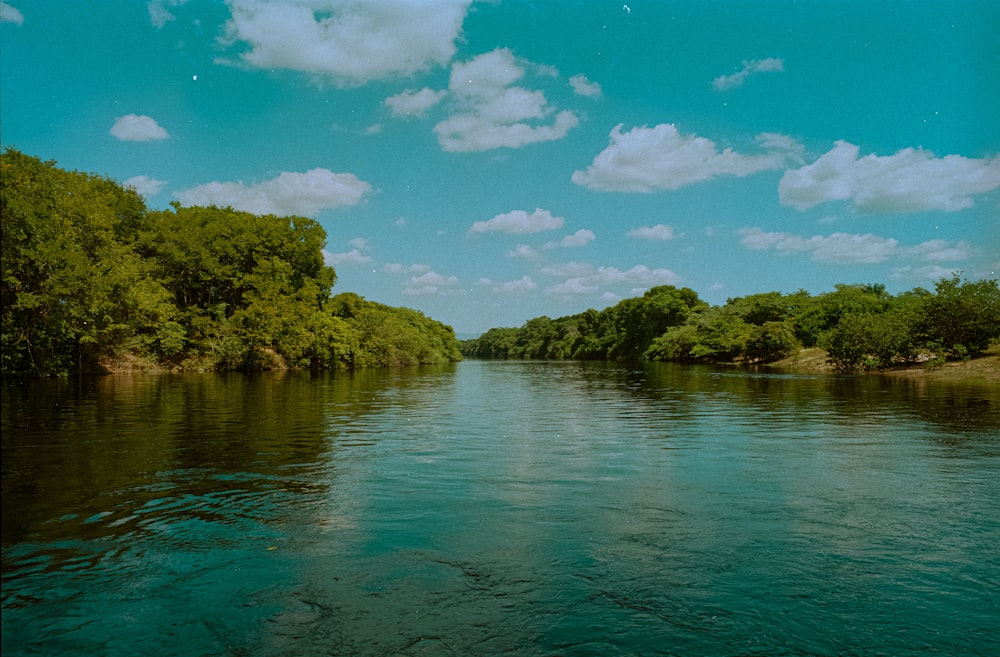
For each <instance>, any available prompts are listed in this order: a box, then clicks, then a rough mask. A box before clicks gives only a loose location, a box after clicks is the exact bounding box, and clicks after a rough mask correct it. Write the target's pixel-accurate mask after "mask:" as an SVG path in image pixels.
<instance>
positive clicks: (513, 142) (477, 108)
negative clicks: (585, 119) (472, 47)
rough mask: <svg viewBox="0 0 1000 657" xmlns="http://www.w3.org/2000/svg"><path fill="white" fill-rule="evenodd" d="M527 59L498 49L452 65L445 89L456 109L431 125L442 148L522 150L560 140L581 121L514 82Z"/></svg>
mask: <svg viewBox="0 0 1000 657" xmlns="http://www.w3.org/2000/svg"><path fill="white" fill-rule="evenodd" d="M528 65H529V63H528V62H525V61H524V60H520V59H517V58H516V57H514V54H513V53H512V52H511V51H510V50H508V49H506V48H498V49H496V50H494V51H492V52H488V53H485V54H482V55H479V56H478V57H475V58H473V59H472V60H470V61H468V62H464V63H456V64H454V65H453V66H452V69H451V78H450V80H449V83H448V90H449V93H450V96H451V99H452V102H453V103H454V107H455V110H456V112H455V113H454V114H453V115H452V116H450V117H449V118H447V119H445V120H444V121H441V122H440V123H438V124H437V125H435V126H434V133H435V134H436V135H437V138H438V143H439V144H441V148H443V149H444V150H445V151H449V152H475V151H485V150H491V149H494V148H520V147H522V146H525V145H527V144H533V143H536V142H541V141H553V140H556V139H562V138H563V137H565V136H566V134H567V133H568V132H569V131H570V130H572V129H573V128H575V127H576V126H577V124H578V123H579V119H578V118H577V116H576V115H575V114H574V113H573V112H570V111H568V110H564V111H562V112H558V113H556V114H555V117H554V118H550V117H552V115H553V113H555V111H556V110H555V108H553V107H551V106H550V105H549V104H548V101H547V100H546V99H545V94H544V93H543V92H541V91H532V90H530V89H526V88H524V87H519V86H512V85H514V83H516V82H518V81H520V80H521V79H522V78H523V77H524V75H525V67H526V66H528Z"/></svg>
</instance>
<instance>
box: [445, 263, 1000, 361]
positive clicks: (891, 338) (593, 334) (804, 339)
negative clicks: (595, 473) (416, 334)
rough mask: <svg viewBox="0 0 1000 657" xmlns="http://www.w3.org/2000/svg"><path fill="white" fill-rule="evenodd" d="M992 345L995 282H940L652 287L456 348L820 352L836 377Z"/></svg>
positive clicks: (997, 295)
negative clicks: (700, 289) (710, 291)
mask: <svg viewBox="0 0 1000 657" xmlns="http://www.w3.org/2000/svg"><path fill="white" fill-rule="evenodd" d="M997 338H1000V289H998V287H997V281H996V280H980V281H967V280H963V279H961V278H960V277H959V276H957V275H956V276H953V277H951V278H942V279H940V280H939V281H937V283H936V284H935V285H934V290H933V291H929V290H926V289H922V288H916V289H914V290H911V291H909V292H904V293H901V294H898V295H895V296H894V295H892V294H889V293H887V292H886V289H885V286H884V285H881V284H868V285H836V286H835V289H834V290H833V291H831V292H826V293H822V294H817V295H813V294H810V293H808V292H806V291H804V290H800V291H798V292H794V293H791V294H782V293H780V292H766V293H762V294H753V295H750V296H745V297H738V298H733V299H729V300H728V301H727V302H726V303H725V304H724V305H722V306H712V305H709V304H708V303H705V302H704V301H702V300H701V299H699V298H698V295H697V293H695V292H694V291H693V290H691V289H689V288H686V287H685V288H677V287H674V286H671V285H665V286H660V287H654V288H652V289H650V290H649V291H648V292H646V293H645V294H644V295H643V296H642V297H636V298H631V299H624V300H623V301H621V302H619V303H618V304H616V305H614V306H611V307H609V308H606V309H604V310H601V311H597V310H593V309H590V310H587V311H585V312H583V313H580V314H577V315H571V316H566V317H560V318H557V319H551V318H549V317H545V316H543V317H536V318H534V319H531V320H528V321H527V322H526V323H525V324H524V325H523V326H521V327H520V328H494V329H490V330H489V331H487V332H486V333H484V334H483V335H481V336H480V337H479V338H476V339H474V340H467V341H464V342H463V343H462V352H463V354H464V355H466V356H468V357H472V358H486V359H489V358H499V359H505V358H511V359H515V358H516V359H589V360H650V361H673V362H683V363H703V362H727V363H731V362H742V363H770V362H774V361H777V360H781V359H782V358H785V357H788V356H790V355H793V354H795V353H797V352H798V350H799V349H801V348H804V347H821V348H823V349H825V350H826V351H827V353H828V355H829V361H830V362H831V363H832V364H833V366H834V367H835V368H836V369H838V370H840V371H865V370H878V369H885V368H888V367H890V366H893V365H897V364H904V363H912V362H915V361H924V362H926V361H928V360H929V361H930V362H931V363H942V362H944V361H945V360H949V359H952V360H953V359H968V358H973V357H975V356H977V355H980V354H981V353H982V352H983V351H985V350H986V349H988V348H989V346H990V343H991V342H992V341H994V340H996V339H997Z"/></svg>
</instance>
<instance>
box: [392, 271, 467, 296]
mask: <svg viewBox="0 0 1000 657" xmlns="http://www.w3.org/2000/svg"><path fill="white" fill-rule="evenodd" d="M458 286H459V280H458V277H457V276H445V275H443V274H439V273H437V272H436V271H434V270H433V269H431V270H428V271H426V272H424V273H423V274H420V275H419V276H412V277H411V278H410V279H409V280H408V281H407V282H406V284H405V285H404V286H403V294H406V295H411V296H424V295H432V294H447V295H454V294H463V293H464V290H461V289H459V287H458Z"/></svg>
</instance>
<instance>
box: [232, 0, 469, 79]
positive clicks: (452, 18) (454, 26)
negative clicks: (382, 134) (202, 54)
mask: <svg viewBox="0 0 1000 657" xmlns="http://www.w3.org/2000/svg"><path fill="white" fill-rule="evenodd" d="M471 2H472V0H441V1H439V2H433V3H428V2H411V1H409V0H381V1H380V2H371V3H361V2H356V1H351V0H332V1H331V0H326V1H321V0H300V1H299V2H295V3H288V2H267V1H265V0H229V3H228V4H229V8H230V12H231V17H230V18H229V20H228V21H227V22H226V25H225V33H224V35H223V36H222V37H221V38H220V39H219V42H220V44H221V45H223V46H226V47H236V48H238V49H240V51H239V52H238V53H237V54H236V57H237V59H236V60H232V59H227V58H220V59H219V60H218V62H219V63H222V64H242V65H245V66H249V67H251V68H257V69H288V70H293V71H300V72H303V73H309V74H314V75H318V76H320V77H321V78H323V79H326V80H330V81H332V82H334V83H335V84H337V85H339V86H342V87H350V86H357V85H362V84H365V83H367V82H370V81H373V80H381V79H386V78H392V77H403V76H407V75H412V74H414V73H418V72H421V71H426V70H428V69H430V68H431V67H433V66H447V65H448V63H449V62H450V61H451V58H452V57H453V56H454V54H455V41H456V40H457V39H458V37H459V35H460V33H461V30H462V22H463V21H464V20H465V15H466V12H467V11H468V8H469V5H470V4H471Z"/></svg>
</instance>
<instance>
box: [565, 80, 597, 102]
mask: <svg viewBox="0 0 1000 657" xmlns="http://www.w3.org/2000/svg"><path fill="white" fill-rule="evenodd" d="M569 84H570V86H571V87H573V91H574V92H575V93H576V94H577V95H578V96H587V97H589V98H598V97H600V95H601V85H599V84H597V83H596V82H591V81H590V80H588V79H587V76H586V75H574V76H573V77H571V78H570V79H569Z"/></svg>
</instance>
